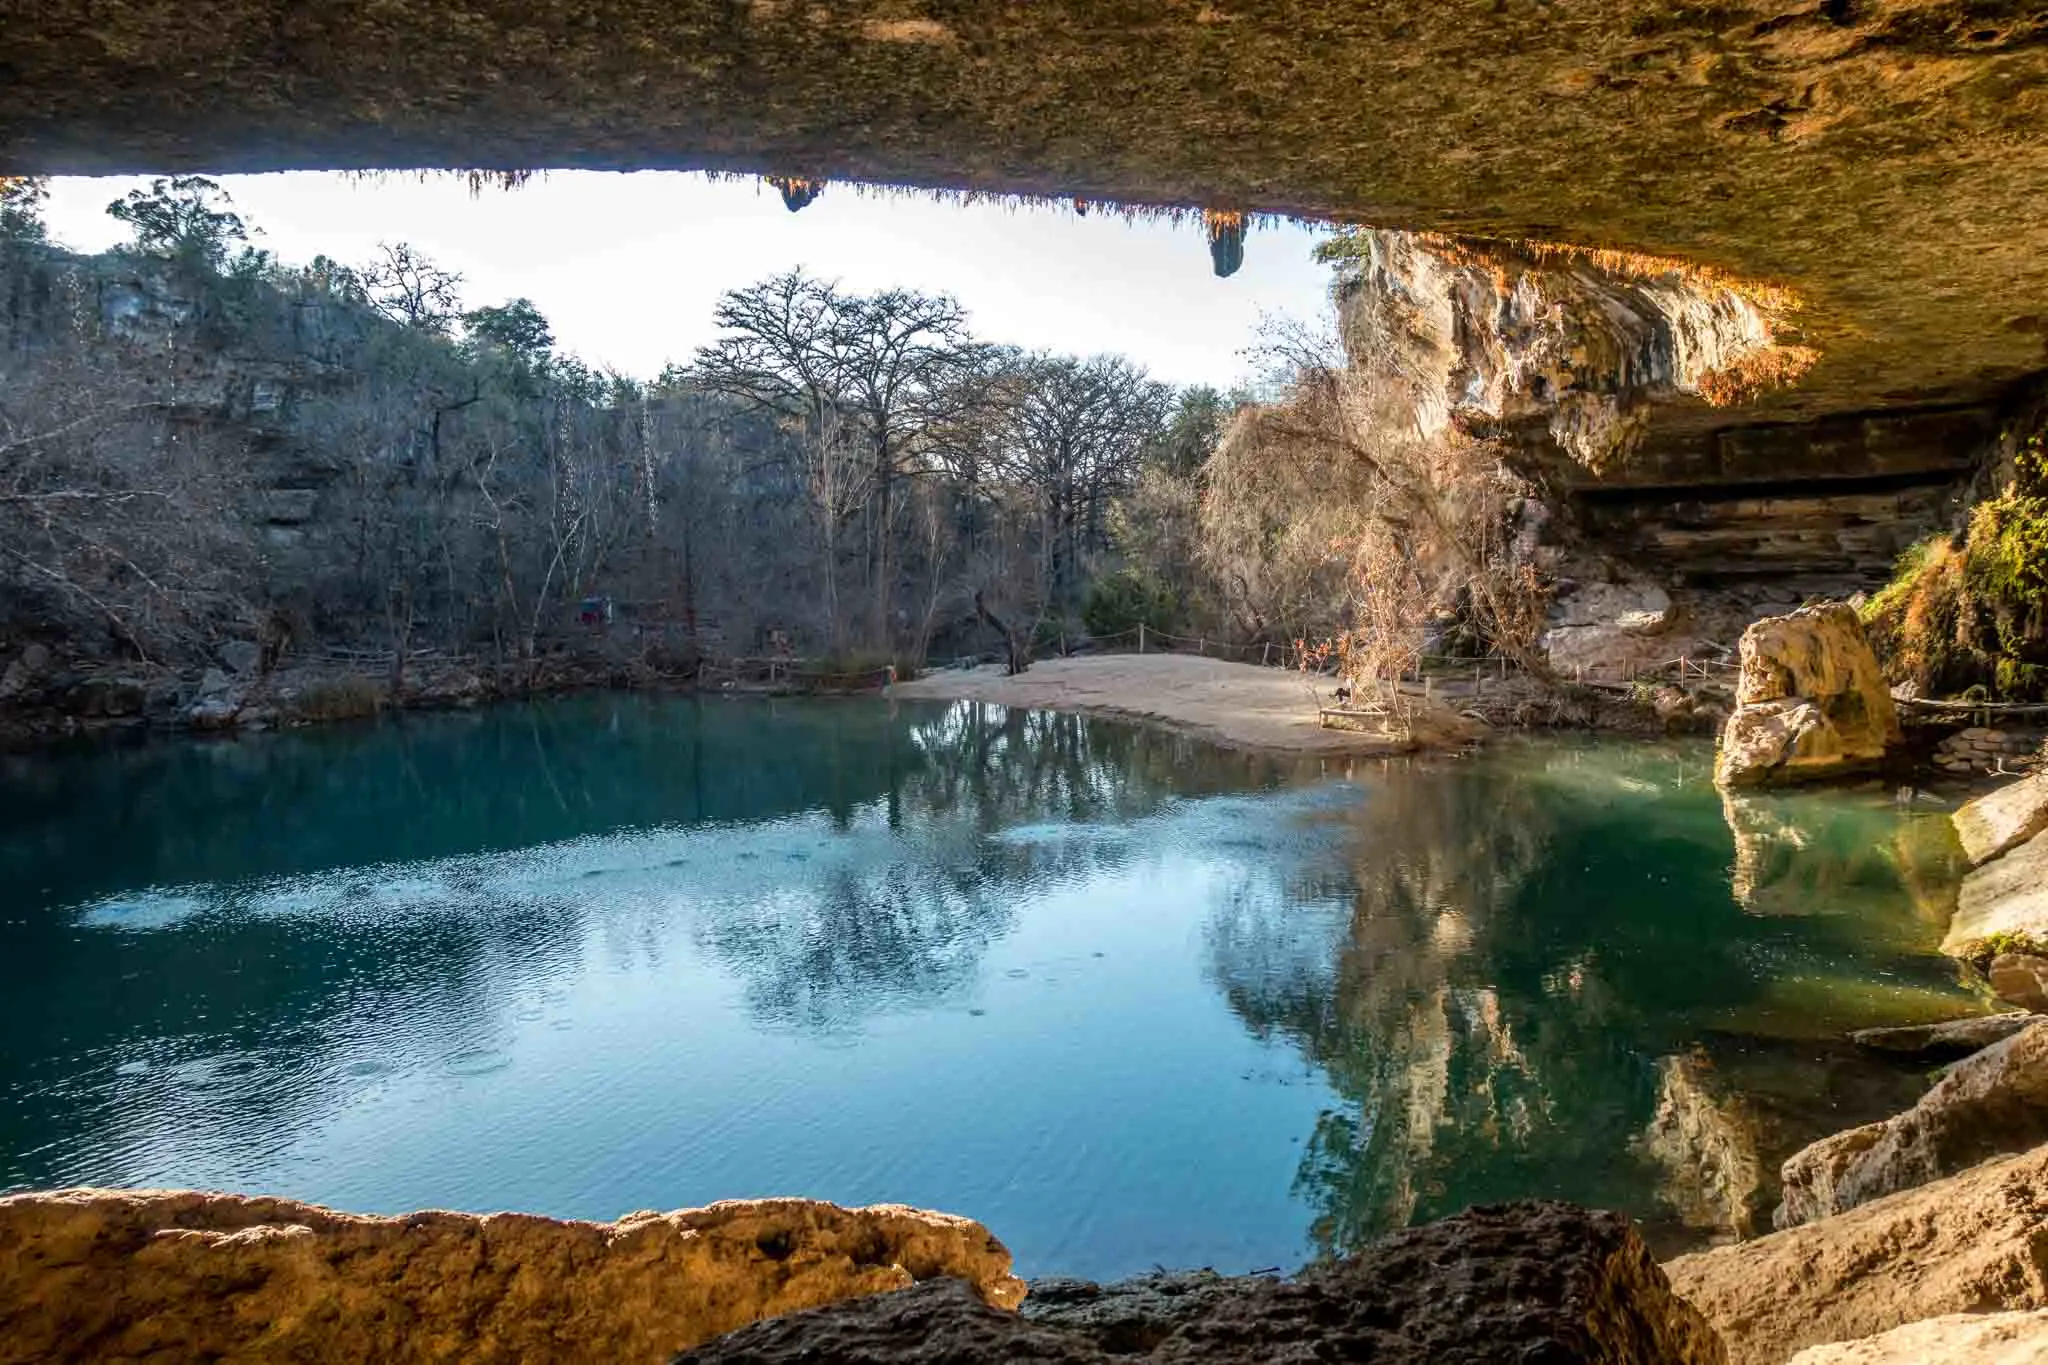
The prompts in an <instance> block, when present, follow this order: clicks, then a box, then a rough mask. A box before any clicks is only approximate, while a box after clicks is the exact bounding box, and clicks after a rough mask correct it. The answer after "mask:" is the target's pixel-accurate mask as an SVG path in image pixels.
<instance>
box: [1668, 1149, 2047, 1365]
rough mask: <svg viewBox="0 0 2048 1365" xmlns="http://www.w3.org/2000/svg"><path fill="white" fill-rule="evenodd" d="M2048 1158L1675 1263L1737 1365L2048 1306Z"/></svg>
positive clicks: (2018, 1160) (1676, 1277)
mask: <svg viewBox="0 0 2048 1365" xmlns="http://www.w3.org/2000/svg"><path fill="white" fill-rule="evenodd" d="M2044 1226H2048V1148H2036V1149H2035V1150H2033V1151H2031V1152H2027V1153H2025V1154H2024V1155H2020V1156H2012V1157H2005V1158H2001V1159H1998V1160H1995V1161H1990V1162H1986V1163H1985V1164H1983V1165H1981V1166H1977V1167H1974V1168H1972V1169H1971V1170H1969V1171H1966V1172H1964V1173H1962V1174H1961V1175H1956V1176H1952V1177H1950V1178H1949V1179H1946V1180H1941V1181H1937V1182H1935V1183H1934V1184H1931V1185H1924V1186H1922V1187H1920V1188H1919V1189H1914V1190H1907V1191H1904V1192H1902V1193H1899V1194H1895V1195H1891V1196H1889V1197H1887V1198H1884V1199H1879V1200H1877V1201H1875V1202H1874V1203H1869V1204H1865V1205H1863V1206H1862V1207H1860V1208H1856V1209H1851V1210H1850V1211H1849V1212H1847V1213H1844V1214H1840V1215H1838V1216H1836V1217H1833V1218H1829V1219H1826V1220H1824V1221H1822V1222H1819V1223H1809V1224H1806V1225H1804V1226H1802V1227H1796V1228H1792V1229H1789V1230H1787V1231H1784V1232H1776V1233H1772V1234H1771V1235H1770V1236H1767V1237H1759V1238H1757V1239H1756V1240H1755V1241H1752V1242H1741V1243H1737V1244H1736V1245H1733V1246H1725V1247H1717V1248H1715V1249H1714V1250H1712V1251H1704V1252H1699V1253H1696V1254H1694V1255H1691V1256H1681V1257H1679V1258H1678V1259H1676V1260H1674V1261H1669V1262H1666V1263H1665V1266H1664V1270H1665V1272H1666V1274H1668V1275H1669V1276H1670V1279H1671V1285H1672V1288H1674V1289H1675V1290H1677V1291H1678V1293H1680V1294H1681V1295H1683V1296H1684V1297H1685V1298H1686V1299H1687V1300H1688V1301H1689V1302H1691V1303H1693V1304H1695V1305H1697V1306H1698V1307H1699V1309H1700V1310H1701V1311H1702V1312H1704V1313H1705V1314H1706V1316H1707V1319H1708V1320H1709V1321H1710V1322H1712V1323H1713V1324H1714V1326H1715V1327H1716V1328H1717V1329H1719V1331H1720V1333H1721V1335H1722V1336H1723V1338H1725V1339H1726V1341H1727V1344H1728V1354H1729V1359H1730V1360H1731V1362H1732V1365H1781V1362H1783V1361H1784V1360H1785V1358H1786V1357H1787V1356H1790V1355H1792V1354H1793V1353H1794V1352H1796V1351H1798V1350H1800V1349H1801V1348H1803V1347H1807V1346H1813V1345H1818V1344H1820V1343H1823V1342H1833V1341H1849V1340H1853V1339H1855V1338H1858V1337H1867V1336H1873V1335H1875V1334H1877V1333H1880V1332H1887V1331H1890V1330H1891V1329H1892V1328H1894V1327H1898V1326H1901V1325H1903V1324H1906V1323H1911V1322H1918V1321H1920V1320H1921V1319H1923V1318H1932V1317H1938V1316H1940V1315H1942V1314H1945V1313H1969V1312H1976V1313H1981V1312H1992V1311H1998V1310H2018V1309H2038V1308H2048V1238H2044V1237H2043V1236H2042V1235H2041V1230H2042V1228H2043V1227H2044Z"/></svg>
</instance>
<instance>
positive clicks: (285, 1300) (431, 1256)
mask: <svg viewBox="0 0 2048 1365" xmlns="http://www.w3.org/2000/svg"><path fill="white" fill-rule="evenodd" d="M935 1276H950V1277H953V1278H956V1279H959V1280H963V1281H965V1282H966V1284H967V1285H968V1286H970V1287H971V1292H972V1293H974V1294H977V1295H979V1296H980V1298H981V1299H982V1301H984V1302H986V1303H988V1304H992V1305H994V1306H996V1307H998V1308H1005V1309H1008V1308H1015V1307H1016V1306H1017V1304H1018V1303H1019V1302H1020V1301H1021V1300H1022V1299H1023V1297H1024V1284H1023V1282H1022V1281H1021V1280H1018V1279H1017V1278H1016V1277H1014V1276H1012V1275H1011V1274H1010V1253H1009V1252H1008V1251H1007V1250H1006V1249H1005V1248H1004V1247H1003V1244H1002V1243H1001V1242H998V1241H997V1240H996V1239H995V1238H994V1237H993V1236H991V1235H990V1234H989V1231H988V1229H986V1228H984V1227H982V1226H981V1225H980V1224H979V1223H975V1222H971V1221H969V1220H968V1219H965V1218H954V1217H951V1216H949V1215H946V1214H939V1213H926V1212H923V1211H921V1210H918V1209H910V1208H904V1207H901V1206H896V1205H880V1206H877V1207H874V1208H867V1209H842V1208H839V1207H837V1206H836V1205H832V1204H824V1203H818V1202H815V1201H812V1200H806V1199H763V1200H736V1201H731V1202H727V1203H722V1204H713V1205H711V1206H710V1207H708V1208H702V1209H684V1210H680V1211H678V1212H675V1213H667V1214H657V1213H639V1214H632V1215H629V1216H628V1217H625V1218H622V1219H620V1220H619V1221H617V1222H615V1223H583V1222H570V1221H557V1220H555V1219H551V1218H538V1217H533V1216H531V1215H526V1214H512V1213H502V1214H493V1215H490V1216H487V1217H479V1216H477V1215H473V1214H465V1213H440V1212H431V1213H413V1214H406V1215H403V1216H401V1217H397V1218H379V1217H371V1216H366V1215H361V1214H346V1213H336V1212H333V1211H331V1210H328V1209H324V1208H319V1207H316V1206H314V1205H311V1204H300V1203H295V1202H293V1201H291V1200H285V1199H251V1198H243V1197H239V1196H235V1195H225V1194H202V1193H196V1192H190V1191H166V1190H145V1191H120V1190H65V1191H60V1192H57V1193H54V1194H27V1195H15V1196H12V1197H9V1198H5V1199H0V1358H5V1359H7V1360H23V1361H27V1360H87V1359H90V1360H95V1361H102V1362H108V1365H118V1362H124V1361H142V1360H172V1359H175V1360H216V1359H225V1360H246V1361H284V1360H291V1361H298V1362H334V1365H361V1363H362V1362H364V1361H379V1362H394V1365H402V1363H403V1362H409V1361H447V1360H462V1361H471V1362H479V1365H483V1363H487V1362H512V1361H534V1360H560V1359H578V1360H606V1361H618V1362H646V1363H647V1365H656V1362H661V1361H665V1360H667V1359H668V1358H669V1356H671V1355H672V1354H673V1353H675V1352H676V1351H679V1350H683V1349H687V1348H688V1347H690V1346H693V1345H696V1344H697V1343H699V1342H701V1341H704V1340H706V1339H708V1338H710V1337H714V1336H717V1335H718V1334H719V1333H721V1332H729V1331H731V1330H733V1329H734V1328H736V1327H741V1326H744V1325H746V1324H747V1323H750V1322H755V1321H758V1320H759V1319H761V1318H764V1317H771V1316H774V1315H776V1314H779V1313H790V1312H795V1311H797V1310H799V1309H804V1308H815V1307H817V1306H819V1305H821V1304H827V1303H834V1302H837V1301H839V1300H841V1299H845V1298H850V1297H854V1296H857V1295H864V1294H876V1293H880V1292H883V1291H885V1290H895V1289H903V1288H906V1287H908V1286H909V1285H911V1284H913V1283H915V1282H917V1281H919V1280H925V1279H930V1278H933V1277H935Z"/></svg>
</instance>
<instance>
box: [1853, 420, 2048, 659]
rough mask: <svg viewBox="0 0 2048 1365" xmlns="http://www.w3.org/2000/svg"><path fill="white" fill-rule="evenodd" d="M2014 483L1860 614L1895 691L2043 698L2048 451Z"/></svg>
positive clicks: (2020, 465) (2024, 463)
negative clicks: (1909, 688)
mask: <svg viewBox="0 0 2048 1365" xmlns="http://www.w3.org/2000/svg"><path fill="white" fill-rule="evenodd" d="M2015 464H2016V477H2015V479H2014V481H2013V483H2012V484H2011V485H2010V486H2008V487H2007V488H2006V489H2005V490H2004V491H2003V492H2001V493H2000V494H1999V495H1998V496H1997V497H1995V498H1991V499H1989V500H1987V501H1985V502H1982V503H1979V504H1978V505H1977V507H1976V509H1975V510H1974V511H1973V512H1972V513H1971V514H1970V527H1969V533H1968V535H1967V536H1966V537H1965V538H1964V539H1963V540H1962V542H1961V543H1960V544H1958V543H1957V541H1956V539H1955V538H1954V537H1951V536H1936V537H1934V538H1933V539H1931V540H1927V541H1924V542H1922V543H1921V544H1919V545H1916V546H1914V547H1913V548H1912V549H1910V550H1908V551H1907V552H1906V553H1905V554H1904V555H1902V556H1900V558H1899V565H1898V569H1897V572H1896V573H1895V574H1894V575H1893V577H1892V581H1891V582H1890V583H1888V584H1887V585H1886V586H1885V588H1884V589H1883V591H1881V592H1879V593H1878V594H1877V595H1876V596H1875V597H1873V598H1871V599H1870V601H1869V602H1868V603H1867V604H1866V605H1865V606H1864V609H1863V616H1864V621H1865V624H1866V625H1867V626H1868V628H1869V630H1870V633H1871V637H1872V642H1873V643H1874V644H1875V645H1876V646H1877V649H1878V653H1879V654H1880V656H1881V657H1882V658H1883V659H1884V661H1885V673H1886V675H1887V676H1888V677H1890V678H1891V679H1892V680H1893V681H1894V682H1911V683H1913V684H1915V685H1916V686H1918V687H1919V688H1920V690H1921V693H1922V695H1925V696H1937V695H1946V694H1952V693H1956V692H1961V691H1964V690H1966V689H1969V688H1971V687H1982V688H1984V689H1985V690H1986V692H1987V693H1988V694H1990V695H1995V696H1998V697H2003V698H2007V699H2011V700H2032V699H2036V698H2040V697H2044V696H2048V451H2044V448H2043V443H2042V438H2041V437H2040V436H2035V437H2034V438H2033V439H2032V440H2030V441H2029V442H2028V443H2027V445H2026V446H2025V447H2024V448H2022V450H2021V451H2020V453H2019V455H2018V457H2017V459H2016V461H2015Z"/></svg>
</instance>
